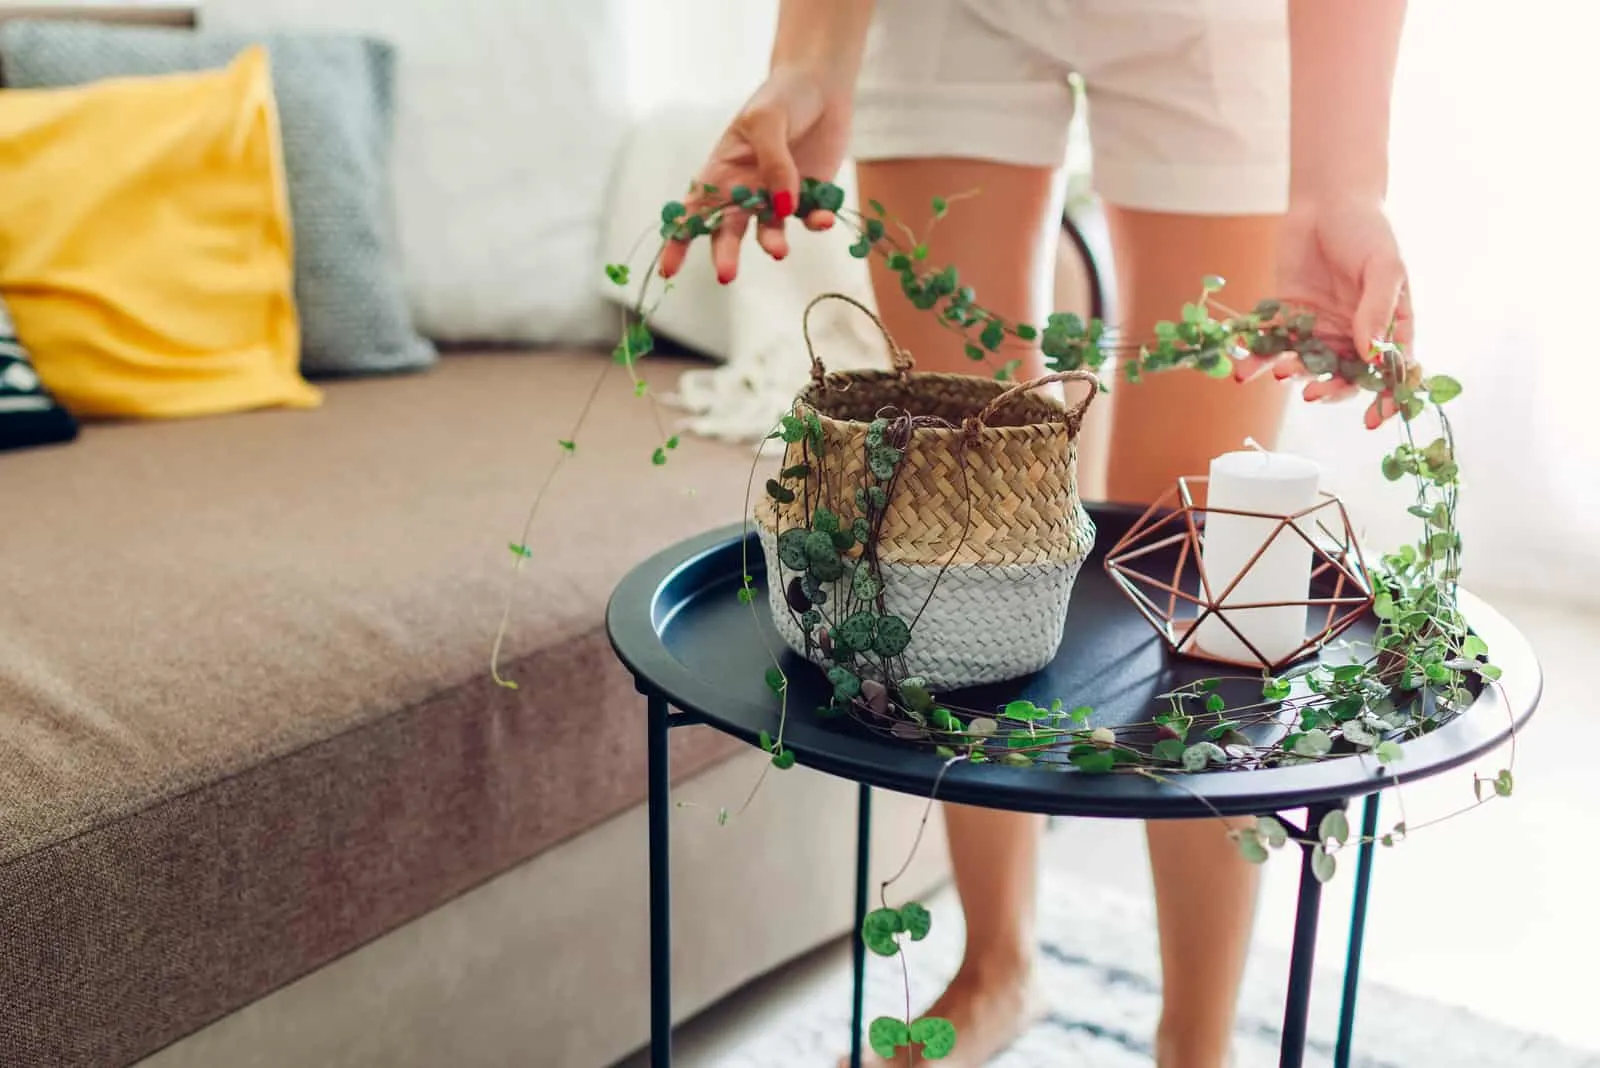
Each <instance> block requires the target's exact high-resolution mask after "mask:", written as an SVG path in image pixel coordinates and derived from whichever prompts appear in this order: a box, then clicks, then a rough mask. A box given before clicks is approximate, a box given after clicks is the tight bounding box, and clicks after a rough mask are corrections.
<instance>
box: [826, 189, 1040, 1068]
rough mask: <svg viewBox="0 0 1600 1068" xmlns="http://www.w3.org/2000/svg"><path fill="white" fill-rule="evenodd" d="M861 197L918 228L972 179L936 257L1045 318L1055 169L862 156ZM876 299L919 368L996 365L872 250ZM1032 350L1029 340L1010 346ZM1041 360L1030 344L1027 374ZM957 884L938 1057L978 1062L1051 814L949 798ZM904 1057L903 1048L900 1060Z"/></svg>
mask: <svg viewBox="0 0 1600 1068" xmlns="http://www.w3.org/2000/svg"><path fill="white" fill-rule="evenodd" d="M857 175H858V178H859V182H860V190H861V200H862V203H863V204H864V203H866V202H867V201H868V200H876V201H878V202H879V203H881V204H882V205H883V206H884V207H885V208H886V209H887V210H888V213H889V214H890V215H891V216H892V217H893V218H895V219H899V220H901V221H903V222H905V223H907V224H909V225H910V226H912V227H913V229H915V230H916V231H917V233H918V234H919V235H920V234H921V233H922V231H923V229H924V228H925V227H926V225H927V223H928V220H929V218H930V217H931V214H932V203H933V198H934V197H948V196H951V195H952V194H955V193H961V192H965V191H967V190H972V189H980V190H982V195H981V196H977V197H973V198H972V199H970V200H962V201H959V202H958V203H955V204H952V205H951V207H950V213H949V214H948V215H947V216H946V217H945V218H943V219H941V220H940V221H939V222H938V223H937V225H935V226H934V228H933V230H932V231H931V234H930V238H929V241H928V246H929V262H931V263H935V264H950V265H954V266H955V267H956V269H957V270H958V271H960V274H961V281H962V283H963V284H964V285H970V286H972V287H973V288H974V289H975V290H976V292H977V299H978V302H979V303H980V304H982V305H983V306H984V307H986V308H988V309H990V310H992V311H994V312H996V313H997V314H1000V315H1004V316H1006V317H1007V318H1009V319H1011V320H1012V321H1024V322H1034V323H1038V322H1041V321H1042V320H1043V319H1044V317H1045V316H1046V315H1048V314H1049V312H1050V311H1052V310H1055V309H1052V308H1050V306H1049V305H1050V296H1051V288H1052V287H1051V279H1052V275H1053V272H1054V266H1055V255H1056V243H1057V241H1058V240H1059V239H1060V234H1061V229H1060V222H1059V220H1060V218H1061V202H1060V198H1059V192H1058V189H1057V181H1056V177H1055V175H1054V174H1052V173H1051V172H1050V171H1048V170H1044V169H1041V168H1033V167H1015V166H1007V165H1003V164H997V163H987V162H981V161H975V160H956V159H942V160H894V161H883V162H869V163H861V164H859V165H858V168H857ZM873 288H874V292H875V293H876V294H877V303H878V310H879V312H880V314H881V315H882V316H883V320H884V322H885V323H886V324H887V325H888V327H889V332H890V334H891V335H893V336H894V338H895V340H896V341H897V342H898V343H899V344H900V345H901V346H902V347H903V348H905V349H907V350H908V351H910V353H911V354H912V356H913V357H914V358H915V360H916V362H917V367H918V368H919V369H922V370H933V371H955V372H962V373H993V372H992V369H990V370H987V371H986V370H985V368H983V367H982V366H981V365H979V364H975V363H973V362H972V361H971V360H969V359H967V357H966V356H965V355H964V353H963V348H962V341H961V339H960V338H959V337H958V336H957V335H956V334H955V333H953V332H952V331H950V330H948V329H945V328H944V327H942V326H940V325H939V322H938V320H937V319H936V317H935V316H934V315H932V314H930V313H929V312H926V311H920V310H918V309H917V308H915V307H913V306H912V304H911V302H910V301H908V300H907V299H906V298H905V296H904V294H902V293H901V291H900V281H899V277H898V276H897V275H896V274H894V273H893V272H891V271H889V270H888V269H887V268H886V267H884V266H883V265H882V263H880V262H879V261H878V260H876V259H874V261H873ZM1012 355H1023V354H1022V353H1021V352H1018V353H1015V354H1012V353H1008V354H1007V358H1010V357H1011V356H1012ZM1042 369H1043V365H1042V362H1041V360H1040V357H1039V355H1038V353H1037V352H1032V353H1028V354H1027V362H1026V363H1025V364H1024V365H1023V366H1022V367H1021V368H1020V369H1019V370H1018V372H1017V375H1018V377H1022V376H1028V375H1036V374H1038V373H1040V372H1041V371H1042ZM944 816H945V828H946V833H947V836H948V838H949V842H950V861H951V866H952V869H953V871H954V875H955V884H956V891H957V893H959V895H960V897H961V907H962V912H963V913H964V915H965V917H966V931H967V943H966V952H965V955H964V956H963V958H962V963H961V969H960V971H959V973H958V974H957V975H956V978H955V979H954V981H952V983H951V984H950V987H949V989H947V990H946V991H945V993H944V994H943V995H941V996H940V998H939V999H938V1000H937V1001H936V1002H935V1004H934V1005H933V1006H932V1007H931V1008H930V1009H929V1010H928V1012H929V1013H931V1014H933V1015H937V1016H944V1017H947V1018H948V1019H950V1020H952V1021H953V1022H954V1023H955V1025H956V1029H957V1034H958V1036H959V1037H958V1038H957V1042H956V1049H955V1052H954V1053H953V1054H952V1055H951V1056H949V1057H947V1058H945V1059H944V1060H942V1061H938V1062H935V1063H938V1064H940V1065H948V1066H951V1068H977V1066H978V1065H981V1064H983V1063H984V1062H985V1061H987V1060H988V1059H989V1058H990V1057H992V1056H994V1055H995V1054H996V1053H998V1052H999V1051H1000V1050H1001V1049H1003V1048H1005V1047H1006V1046H1007V1045H1009V1044H1010V1042H1011V1040H1012V1039H1014V1038H1015V1037H1016V1036H1017V1035H1018V1034H1020V1033H1021V1031H1022V1030H1024V1029H1025V1028H1026V1026H1027V1025H1028V1023H1029V1022H1030V1020H1031V1018H1032V1015H1033V1009H1034V991H1033V961H1034V929H1033V922H1034V887H1035V879H1036V875H1037V871H1036V865H1037V862H1038V853H1039V834H1040V831H1041V829H1042V827H1043V820H1042V819H1041V818H1039V817H1036V816H1028V815H1020V814H1017V813H1011V812H997V811H993V810H990V809H981V808H967V807H964V806H959V805H946V806H944ZM905 1063H906V1062H905V1061H904V1060H903V1059H899V1060H896V1061H895V1062H894V1065H895V1066H896V1068H901V1066H903V1065H904V1064H905Z"/></svg>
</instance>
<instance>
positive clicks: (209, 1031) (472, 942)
mask: <svg viewBox="0 0 1600 1068" xmlns="http://www.w3.org/2000/svg"><path fill="white" fill-rule="evenodd" d="M764 759H765V758H764V757H762V756H760V755H758V754H754V753H752V754H748V755H741V756H739V757H736V758H734V759H732V760H729V761H726V762H724V763H722V764H719V765H717V766H716V767H713V768H712V769H710V770H709V771H707V772H705V773H703V774H701V775H699V776H698V777H696V778H695V779H693V780H692V781H690V782H688V783H685V784H683V785H682V786H680V787H678V788H677V790H676V791H675V794H674V799H675V800H676V801H677V802H679V803H680V807H678V808H677V809H676V810H675V811H674V813H673V817H672V819H673V828H672V829H673V858H672V859H673V864H672V869H673V931H674V939H675V955H674V960H673V983H674V989H673V995H674V1009H675V1011H676V1015H677V1018H678V1019H680V1020H682V1019H686V1018H688V1017H689V1016H692V1015H694V1014H695V1013H697V1012H699V1011H700V1010H702V1009H704V1008H706V1007H707V1006H709V1005H710V1004H712V1003H713V1002H715V1001H716V1000H718V999H719V998H721V997H723V996H724V995H726V994H728V993H730V992H731V991H733V990H735V989H737V988H738V987H739V986H741V985H742V984H744V983H746V982H749V981H750V980H751V979H754V978H755V977H757V976H759V975H761V974H763V973H765V972H767V971H770V970H771V969H773V968H775V967H777V966H778V965H780V964H783V963H784V962H786V961H789V960H792V959H793V958H795V957H797V956H799V955H801V954H803V953H805V952H807V951H808V950H811V949H813V948H815V947H816V946H818V945H821V944H822V943H824V942H826V941H828V940H830V939H833V938H836V937H839V936H840V935H842V934H844V933H845V932H846V931H848V929H849V927H850V923H851V906H852V901H851V895H852V890H853V880H852V879H851V877H850V876H851V867H852V865H853V863H854V851H855V797H856V794H855V790H856V788H855V786H854V785H853V784H851V783H848V782H844V781H842V780H839V779H833V778H830V777H827V776H824V775H820V774H817V773H814V772H810V771H806V770H804V769H796V770H794V771H791V772H787V773H784V774H773V775H769V776H768V777H767V781H766V783H765V784H764V785H763V786H762V788H761V792H760V794H758V795H757V797H756V800H755V802H754V803H753V804H752V805H751V807H750V808H749V809H748V810H747V811H746V812H745V813H744V814H743V815H742V816H740V817H737V818H734V819H730V820H729V822H728V824H727V826H725V827H719V826H718V825H717V821H716V813H717V810H718V809H719V808H721V807H728V808H729V809H733V808H735V807H736V806H737V805H738V804H739V803H740V802H741V801H742V800H743V798H744V796H745V795H746V794H747V793H748V792H749V789H750V785H751V784H752V783H753V782H755V780H756V777H757V776H758V775H759V774H760V773H761V765H762V762H763V760H764ZM685 802H687V804H684V803H685ZM923 807H924V802H922V801H920V800H918V799H916V798H910V797H905V796H902V795H898V794H886V793H880V794H879V795H877V797H876V798H875V803H874V806H873V824H874V835H873V848H874V865H873V867H874V873H873V878H874V879H875V880H877V879H882V878H887V877H888V875H889V874H892V873H893V872H894V870H895V869H896V868H898V867H899V865H900V863H901V862H902V861H903V860H904V858H905V851H906V850H907V849H909V848H910V845H911V842H912V839H913V837H914V836H915V834H916V828H917V822H918V821H919V820H920V819H921V816H922V811H923ZM938 819H939V814H938V812H937V811H936V812H935V813H934V818H933V821H932V823H937V821H938ZM932 823H931V824H930V827H929V830H928V833H927V834H926V835H925V836H924V838H923V843H922V847H921V849H920V850H919V852H918V855H917V858H916V861H915V863H914V864H913V866H912V868H911V870H910V871H909V872H908V873H907V875H906V876H905V878H904V879H903V880H902V882H901V883H900V884H897V885H898V888H899V889H900V890H901V891H902V892H903V894H904V895H905V896H906V897H910V896H914V895H921V894H924V893H926V892H927V891H928V890H929V889H930V888H932V887H933V886H935V885H937V884H938V883H939V882H940V881H941V880H942V879H943V878H944V875H945V872H946V870H947V869H946V856H945V849H944V836H943V834H942V833H940V829H939V827H938V826H935V825H932ZM757 857H760V858H763V859H761V860H760V861H759V862H757V861H756V860H755V858H757ZM646 860H647V858H646V851H645V809H644V807H643V806H639V807H637V808H634V809H630V810H629V811H627V812H625V813H623V814H622V815H620V816H617V817H615V818H613V819H611V820H608V821H607V822H605V823H602V824H600V825H599V826H597V827H595V828H593V829H592V830H590V831H587V832H585V833H584V834H582V835H579V836H578V837H576V838H573V839H570V840H568V841H566V842H564V843H562V844H561V845H559V846H556V847H554V848H551V849H548V850H546V851H545V852H543V853H541V854H540V855H539V856H537V857H535V858H534V859H532V860H530V861H528V862H527V863H525V864H522V865H521V866H519V867H517V868H515V869H513V870H511V871H509V872H507V873H505V874H504V875H501V876H499V877H497V878H495V879H493V880H491V881H489V882H488V883H485V884H484V885H482V886H479V887H477V888H475V889H473V890H471V891H469V892H468V893H466V894H463V895H462V896H460V897H458V898H456V899H455V900H453V901H450V902H449V903H447V904H445V905H443V906H441V907H440V908H438V909H435V910H434V911H433V912H431V913H429V914H427V915H425V916H423V917H421V918H420V919H418V920H415V921H414V922H412V923H409V924H406V925H405V926H403V927H400V928H398V929H397V930H394V931H392V932H390V933H389V934H387V935H385V936H383V937H382V938H379V939H378V940H376V941H374V942H371V943H369V944H367V945H365V946H363V947H361V948H360V949H358V950H356V951H354V952H352V953H349V954H347V955H345V956H344V957H341V958H340V959H338V960H335V961H334V962H332V963H331V964H329V965H327V966H326V967H324V968H322V969H320V970H318V971H316V972H314V973H312V974H310V975H308V976H305V977H304V978H302V979H300V980H299V981H297V982H295V983H292V984H290V985H289V986H287V987H284V988H282V989H280V990H278V991H276V992H274V993H272V994H270V995H268V996H267V997H264V998H262V999H261V1000H259V1001H257V1002H255V1003H253V1004H251V1005H248V1006H246V1007H245V1008H243V1009H240V1010H239V1011H237V1012H235V1013H232V1014H231V1015H229V1016H226V1017H224V1018H223V1019H221V1020H218V1021H217V1022H216V1023H214V1024H212V1025H210V1026H209V1027H206V1028H204V1029H203V1030H201V1031H198V1032H196V1033H195V1034H193V1035H190V1036H188V1037H187V1038H184V1039H182V1040H180V1041H178V1042H176V1043H174V1044H173V1045H171V1046H169V1047H167V1048H166V1049H164V1050H162V1051H160V1052H158V1053H156V1054H154V1055H152V1056H150V1057H148V1058H145V1059H144V1060H142V1061H140V1062H139V1064H140V1066H141V1068H212V1066H215V1065H219V1064H226V1065H228V1066H229V1068H281V1066H283V1065H286V1064H304V1065H313V1064H314V1065H317V1066H319V1068H372V1066H377V1065H382V1066H383V1068H438V1066H439V1065H444V1064H448V1065H451V1066H452V1068H498V1066H502V1065H503V1066H507V1068H510V1066H513V1065H514V1066H517V1068H527V1066H529V1065H537V1066H539V1068H604V1066H606V1065H610V1064H613V1063H615V1062H616V1061H617V1060H618V1059H619V1058H621V1057H623V1056H625V1055H626V1054H628V1053H630V1052H632V1051H634V1050H635V1049H637V1048H639V1047H640V1046H641V1045H642V1044H644V1043H645V1042H646V1041H648V1037H649V1034H648V1022H649V967H648V949H649V939H648V934H649V931H648V908H647V899H646V883H647V865H646ZM579 931H582V932H587V933H586V934H585V935H582V936H575V934H574V932H579Z"/></svg>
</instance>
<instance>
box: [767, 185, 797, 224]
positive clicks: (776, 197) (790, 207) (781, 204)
mask: <svg viewBox="0 0 1600 1068" xmlns="http://www.w3.org/2000/svg"><path fill="white" fill-rule="evenodd" d="M772 213H773V214H774V215H776V216H777V217H778V218H780V219H787V218H788V217H789V216H791V215H793V214H794V194H793V193H791V192H789V191H788V190H787V189H780V190H778V191H777V192H776V193H774V194H772Z"/></svg>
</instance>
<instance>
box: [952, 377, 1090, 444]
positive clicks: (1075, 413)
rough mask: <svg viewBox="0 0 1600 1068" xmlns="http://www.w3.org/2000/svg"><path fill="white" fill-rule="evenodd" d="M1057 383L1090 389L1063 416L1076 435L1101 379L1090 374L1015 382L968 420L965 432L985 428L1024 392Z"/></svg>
mask: <svg viewBox="0 0 1600 1068" xmlns="http://www.w3.org/2000/svg"><path fill="white" fill-rule="evenodd" d="M1056 382H1082V383H1084V384H1085V385H1087V386H1088V387H1089V392H1088V393H1086V394H1084V397H1083V399H1082V400H1081V401H1079V402H1078V403H1077V404H1074V405H1073V406H1072V407H1070V408H1068V409H1067V410H1066V412H1065V413H1064V414H1063V415H1062V422H1064V423H1066V424H1067V428H1068V429H1069V430H1070V431H1071V432H1072V433H1074V434H1076V433H1077V432H1078V428H1079V427H1081V426H1082V425H1083V417H1084V416H1085V415H1087V414H1088V412H1089V405H1091V404H1093V403H1094V399H1095V398H1096V397H1098V396H1099V395H1100V376H1099V375H1097V374H1095V373H1094V372H1093V371H1056V372H1054V373H1052V374H1048V375H1040V376H1039V377H1038V378H1034V379H1030V380H1028V381H1027V382H1018V383H1017V384H1016V385H1014V386H1012V387H1011V388H1010V389H1008V390H1006V391H1005V392H1004V393H1002V394H1000V395H999V396H997V397H995V398H994V400H992V401H990V402H989V403H988V404H986V405H985V406H984V409H983V411H981V412H979V413H978V414H977V416H976V417H974V418H972V419H968V420H967V430H968V431H969V432H971V433H976V432H977V431H978V430H981V429H982V428H983V427H985V426H987V425H988V423H989V420H990V419H993V418H994V415H995V413H996V412H998V411H999V410H1000V408H1001V406H1002V405H1004V404H1005V403H1006V402H1007V401H1009V400H1013V399H1015V398H1017V397H1020V396H1022V395H1023V394H1024V393H1031V392H1033V391H1034V390H1036V389H1038V388H1039V387H1040V386H1049V385H1053V384H1055V383H1056Z"/></svg>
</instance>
